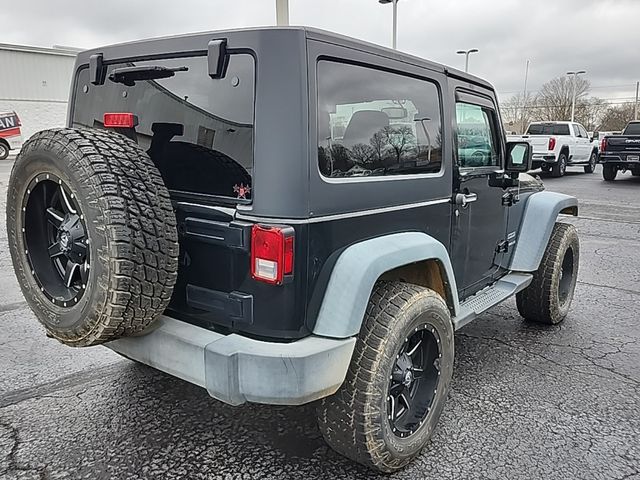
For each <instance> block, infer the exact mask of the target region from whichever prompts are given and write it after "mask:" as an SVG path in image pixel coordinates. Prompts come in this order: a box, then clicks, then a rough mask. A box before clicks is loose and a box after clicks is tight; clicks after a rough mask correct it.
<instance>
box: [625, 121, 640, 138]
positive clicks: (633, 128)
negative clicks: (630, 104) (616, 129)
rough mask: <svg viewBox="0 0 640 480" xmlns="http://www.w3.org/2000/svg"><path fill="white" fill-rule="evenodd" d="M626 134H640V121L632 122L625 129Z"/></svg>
mask: <svg viewBox="0 0 640 480" xmlns="http://www.w3.org/2000/svg"><path fill="white" fill-rule="evenodd" d="M624 135H640V123H630V124H629V125H627V128H625V129H624Z"/></svg>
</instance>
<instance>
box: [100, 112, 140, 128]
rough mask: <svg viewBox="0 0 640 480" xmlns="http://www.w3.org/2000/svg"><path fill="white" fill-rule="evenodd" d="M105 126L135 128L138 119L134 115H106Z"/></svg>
mask: <svg viewBox="0 0 640 480" xmlns="http://www.w3.org/2000/svg"><path fill="white" fill-rule="evenodd" d="M103 124H104V126H105V127H106V128H133V127H135V126H136V125H138V117H136V116H135V115H134V114H133V113H105V114H104V119H103Z"/></svg>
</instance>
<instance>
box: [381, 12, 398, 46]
mask: <svg viewBox="0 0 640 480" xmlns="http://www.w3.org/2000/svg"><path fill="white" fill-rule="evenodd" d="M378 1H379V2H380V3H381V4H383V5H385V4H387V3H393V40H392V41H391V45H392V46H393V49H394V50H395V49H396V45H397V43H398V1H399V0H378Z"/></svg>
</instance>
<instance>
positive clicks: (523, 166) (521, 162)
mask: <svg viewBox="0 0 640 480" xmlns="http://www.w3.org/2000/svg"><path fill="white" fill-rule="evenodd" d="M532 165H533V149H532V148H531V145H530V144H529V143H527V142H507V165H506V167H505V170H506V171H507V173H520V172H528V171H529V170H531V167H532Z"/></svg>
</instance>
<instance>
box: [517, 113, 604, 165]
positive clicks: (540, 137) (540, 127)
mask: <svg viewBox="0 0 640 480" xmlns="http://www.w3.org/2000/svg"><path fill="white" fill-rule="evenodd" d="M507 140H508V141H510V142H514V141H516V142H517V141H525V142H528V143H530V144H531V146H532V148H533V168H542V171H543V172H549V171H551V174H552V175H553V176H554V177H562V176H563V175H564V174H565V172H566V170H567V166H570V165H582V166H584V171H585V173H593V172H594V171H595V168H596V164H597V162H598V149H597V148H596V147H595V146H594V145H593V143H592V140H593V139H592V138H591V137H590V136H589V134H588V133H587V131H586V129H585V128H584V127H583V126H582V125H580V124H579V123H576V122H533V123H531V124H530V125H529V128H527V132H526V133H525V134H524V135H510V136H508V137H507Z"/></svg>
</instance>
